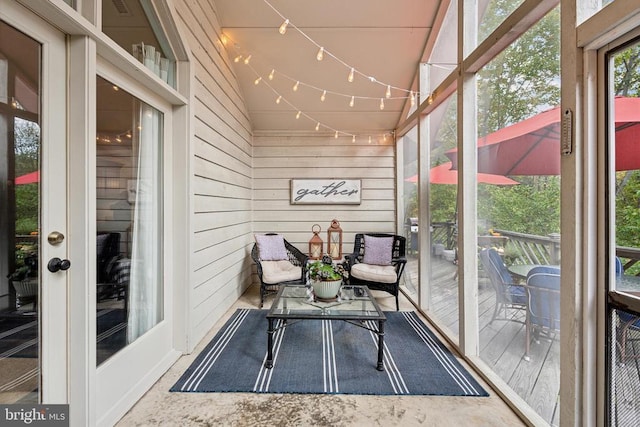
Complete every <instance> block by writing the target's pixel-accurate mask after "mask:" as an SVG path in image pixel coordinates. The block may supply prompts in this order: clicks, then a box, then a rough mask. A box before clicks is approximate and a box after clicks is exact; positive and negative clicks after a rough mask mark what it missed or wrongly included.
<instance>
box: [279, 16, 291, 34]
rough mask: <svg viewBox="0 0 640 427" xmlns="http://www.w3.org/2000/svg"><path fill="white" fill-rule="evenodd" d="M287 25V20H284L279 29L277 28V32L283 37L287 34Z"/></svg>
mask: <svg viewBox="0 0 640 427" xmlns="http://www.w3.org/2000/svg"><path fill="white" fill-rule="evenodd" d="M287 25H289V20H288V19H285V20H284V22H283V23H282V25H280V28H278V32H279V33H280V34H282V35H284V34H285V33H286V32H287Z"/></svg>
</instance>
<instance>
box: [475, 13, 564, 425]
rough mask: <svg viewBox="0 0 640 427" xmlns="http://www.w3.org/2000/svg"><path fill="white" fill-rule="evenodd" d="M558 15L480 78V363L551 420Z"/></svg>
mask: <svg viewBox="0 0 640 427" xmlns="http://www.w3.org/2000/svg"><path fill="white" fill-rule="evenodd" d="M559 25H560V19H559V9H557V8H556V9H555V10H553V11H551V12H550V13H549V14H548V15H547V16H546V17H545V18H543V19H542V20H541V21H539V22H538V23H537V24H536V25H535V26H533V27H532V28H531V29H529V30H528V31H527V32H526V33H524V34H523V35H522V36H521V37H520V38H519V39H518V40H516V41H515V42H514V43H513V44H512V45H511V46H509V47H508V48H507V49H505V50H504V51H503V52H502V53H501V54H500V55H498V56H497V57H496V58H494V59H493V60H492V61H491V62H489V63H488V64H487V65H486V66H485V67H484V68H483V69H482V70H480V72H479V73H478V83H477V85H478V95H477V96H478V99H477V102H478V141H477V142H476V144H477V155H478V176H477V182H478V190H477V192H478V193H477V194H478V198H477V215H478V219H477V226H478V241H477V250H478V284H477V286H478V288H477V289H478V299H479V300H478V325H479V328H480V331H479V346H480V357H481V358H482V360H483V361H485V362H486V363H487V365H488V366H489V367H491V368H492V369H493V370H494V372H495V373H496V374H497V375H499V376H500V377H501V378H502V379H503V380H504V381H505V382H506V383H507V384H508V385H509V386H510V387H511V388H512V389H513V390H514V391H515V392H516V393H517V394H518V395H519V396H520V397H522V399H524V400H525V401H526V402H528V403H529V404H530V406H531V407H532V408H533V409H534V410H535V411H536V412H537V413H538V414H539V415H540V416H541V417H542V418H543V419H544V420H545V421H547V422H548V423H550V424H552V425H554V424H557V422H558V416H559V399H558V392H559V388H560V376H559V371H560V348H559V333H560V324H559V319H560V306H559V304H560V269H559V264H560V235H559V232H560V176H559V175H560V132H559V129H560V107H559V104H560V85H559V82H560V48H559V45H560V43H559V39H560V32H559Z"/></svg>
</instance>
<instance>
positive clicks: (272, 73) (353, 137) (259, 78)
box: [127, 26, 406, 143]
mask: <svg viewBox="0 0 640 427" xmlns="http://www.w3.org/2000/svg"><path fill="white" fill-rule="evenodd" d="M294 28H295V26H294ZM233 46H234V48H237V47H238V45H237V44H234V45H233ZM242 57H243V56H242V55H238V56H237V58H238V61H240V59H241V58H242ZM250 60H251V55H247V56H246V57H245V60H244V62H245V64H247V65H248V66H249V68H250V69H251V70H252V71H253V72H254V73H255V75H256V76H257V78H256V79H255V80H254V83H255V82H256V81H257V82H258V83H259V82H263V83H264V84H265V85H266V86H267V87H268V88H269V89H271V90H272V91H273V92H274V93H275V94H276V95H277V98H276V103H277V104H280V103H282V102H283V101H284V102H285V103H286V104H288V105H289V106H290V107H292V108H294V109H295V111H296V119H299V118H300V117H301V116H302V114H303V112H302V110H300V109H299V108H296V106H295V105H293V104H292V103H291V102H289V101H288V100H287V99H286V98H284V97H283V96H282V95H280V94H279V93H278V91H277V90H275V89H274V88H273V87H272V86H271V85H270V84H269V83H268V82H267V81H268V80H273V77H274V76H275V72H276V70H275V69H274V68H272V69H271V71H270V72H269V74H268V79H264V80H263V78H262V76H260V75H259V73H258V72H257V71H256V69H255V68H254V67H253V66H252V65H250V64H249V61H250ZM351 68H352V70H353V72H354V73H355V72H356V70H355V68H353V67H351ZM283 76H284V77H285V78H287V79H289V80H292V81H295V85H294V88H293V90H294V91H296V90H297V89H298V87H299V86H300V84H301V83H302V84H303V85H305V86H309V87H311V88H313V89H315V90H318V91H321V92H322V93H321V100H322V101H324V100H325V99H326V95H327V92H330V93H333V94H336V95H339V96H345V97H349V98H350V101H349V105H350V106H351V107H353V106H354V105H355V98H356V96H355V95H347V94H343V93H339V92H332V91H328V90H326V89H322V88H318V87H315V86H312V85H309V84H306V83H304V82H301V81H300V80H296V79H293V78H291V77H289V76H287V75H286V74H283ZM370 79H371V81H374V80H375V79H373V78H370ZM258 83H256V84H258ZM358 98H362V99H380V101H381V103H382V104H384V99H382V98H375V97H367V96H358ZM393 99H395V98H393ZM401 99H406V97H402V98H401ZM305 117H307V118H308V119H310V120H312V121H315V122H316V125H315V129H316V131H319V130H320V126H321V125H322V126H323V127H325V128H327V129H328V130H330V131H332V132H333V133H334V138H336V139H337V138H338V137H339V136H340V133H344V134H346V135H351V140H352V142H353V143H355V142H356V137H357V135H355V134H351V133H345V132H342V131H340V130H337V129H333V128H331V127H329V126H326V125H324V124H322V123H321V122H320V121H317V120H314V118H313V117H310V116H308V115H307V114H305ZM127 136H128V137H130V132H129V134H128V135H127ZM369 138H371V137H369Z"/></svg>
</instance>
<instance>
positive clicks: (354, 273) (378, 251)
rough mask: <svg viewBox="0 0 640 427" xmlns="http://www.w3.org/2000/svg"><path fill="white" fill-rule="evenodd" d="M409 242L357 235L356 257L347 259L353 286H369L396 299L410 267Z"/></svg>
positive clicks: (389, 236) (381, 235) (388, 236)
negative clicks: (407, 252)
mask: <svg viewBox="0 0 640 427" xmlns="http://www.w3.org/2000/svg"><path fill="white" fill-rule="evenodd" d="M405 248H406V239H405V238H404V237H402V236H398V235H395V234H384V233H366V234H362V233H360V234H356V236H355V242H354V244H353V253H351V254H347V255H345V260H346V263H345V264H346V265H345V266H346V269H347V271H348V272H349V279H348V280H349V284H350V285H366V286H368V287H369V289H373V290H378V291H385V292H388V293H390V294H391V295H393V296H395V297H396V310H400V304H399V302H398V293H399V291H400V278H401V277H402V272H403V271H404V267H405V265H406V263H407V258H406V257H405Z"/></svg>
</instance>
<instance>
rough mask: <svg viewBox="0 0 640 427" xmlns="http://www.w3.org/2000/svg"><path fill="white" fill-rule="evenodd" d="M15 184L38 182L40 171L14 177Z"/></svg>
mask: <svg viewBox="0 0 640 427" xmlns="http://www.w3.org/2000/svg"><path fill="white" fill-rule="evenodd" d="M14 182H15V184H16V185H23V184H33V183H36V182H40V171H35V172H29V173H27V174H24V175H21V176H19V177H17V178H16V179H15V181H14Z"/></svg>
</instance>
